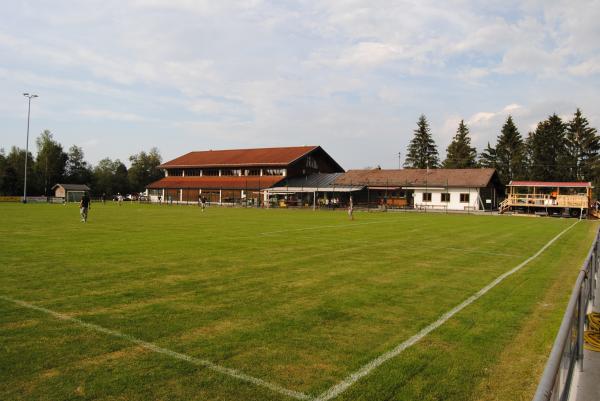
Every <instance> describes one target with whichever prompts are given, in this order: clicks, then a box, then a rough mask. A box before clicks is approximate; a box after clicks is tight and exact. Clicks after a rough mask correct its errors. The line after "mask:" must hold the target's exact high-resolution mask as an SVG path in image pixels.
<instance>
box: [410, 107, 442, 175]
mask: <svg viewBox="0 0 600 401" xmlns="http://www.w3.org/2000/svg"><path fill="white" fill-rule="evenodd" d="M414 134H415V135H414V137H413V139H412V140H411V141H410V144H409V145H408V152H407V155H406V160H405V161H404V167H407V168H428V167H430V168H437V167H438V165H439V158H438V151H437V147H436V145H435V142H434V141H433V138H432V136H431V132H430V129H429V123H428V122H427V118H426V117H425V115H423V114H421V116H420V117H419V121H418V122H417V129H416V130H414Z"/></svg>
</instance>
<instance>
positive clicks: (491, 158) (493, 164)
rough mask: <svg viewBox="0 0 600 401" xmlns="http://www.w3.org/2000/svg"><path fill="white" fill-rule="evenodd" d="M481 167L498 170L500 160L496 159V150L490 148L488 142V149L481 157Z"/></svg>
mask: <svg viewBox="0 0 600 401" xmlns="http://www.w3.org/2000/svg"><path fill="white" fill-rule="evenodd" d="M479 167H484V168H495V169H497V168H498V160H497V157H496V149H495V148H492V147H491V146H490V143H489V142H488V144H487V147H486V148H485V149H484V150H483V152H481V154H480V155H479Z"/></svg>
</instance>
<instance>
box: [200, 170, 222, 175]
mask: <svg viewBox="0 0 600 401" xmlns="http://www.w3.org/2000/svg"><path fill="white" fill-rule="evenodd" d="M202 175H206V176H216V175H219V170H217V169H216V168H207V169H205V170H202Z"/></svg>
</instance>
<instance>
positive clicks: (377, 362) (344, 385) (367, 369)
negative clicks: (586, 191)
mask: <svg viewBox="0 0 600 401" xmlns="http://www.w3.org/2000/svg"><path fill="white" fill-rule="evenodd" d="M575 224H577V222H575V223H573V224H572V225H570V226H569V227H567V228H565V229H564V230H563V231H561V232H560V233H558V234H557V235H556V236H555V237H554V238H552V239H551V240H550V241H548V243H546V244H545V245H544V246H543V247H542V248H541V249H540V250H539V251H537V252H536V253H535V254H533V255H532V256H530V257H529V258H527V259H526V260H525V261H524V262H522V263H520V264H519V265H517V266H516V267H514V268H513V269H511V270H509V271H507V272H506V273H504V274H502V275H501V276H500V277H498V278H496V279H495V280H494V281H492V282H491V283H489V284H488V285H486V286H485V287H483V288H482V289H481V290H479V291H478V292H477V293H476V294H474V295H471V296H470V297H469V298H467V299H466V300H464V301H463V302H461V303H460V304H459V305H457V306H455V307H454V308H452V309H451V310H449V311H448V312H446V313H444V314H443V315H442V316H441V317H440V318H439V319H437V320H436V321H435V322H433V323H431V324H430V325H428V326H427V327H425V328H424V329H422V330H421V331H419V332H418V333H417V334H415V335H414V336H412V337H411V338H409V339H408V340H406V341H404V342H402V343H401V344H398V345H397V346H396V347H395V348H394V349H392V350H390V351H388V352H386V353H385V354H383V355H380V356H379V357H377V358H375V359H374V360H372V361H371V362H369V363H368V364H366V365H365V366H363V367H361V368H360V369H359V370H357V371H356V372H354V373H352V374H351V375H350V376H349V377H347V378H346V379H345V380H343V381H341V382H340V383H338V384H336V385H335V386H333V387H331V388H330V389H328V390H327V391H325V392H324V393H323V394H321V395H320V396H319V397H318V398H316V399H315V401H328V400H331V399H333V398H336V397H337V396H339V395H340V394H342V393H343V392H344V391H346V390H347V389H348V388H349V387H350V386H352V385H353V384H354V383H356V382H357V381H358V380H360V379H361V378H363V377H365V376H367V375H368V374H370V373H371V372H372V371H373V370H374V369H376V368H378V367H379V366H381V365H383V364H384V363H386V362H387V361H389V360H390V359H392V358H395V357H397V356H398V355H400V353H402V352H404V351H405V350H406V349H408V348H410V347H412V346H413V345H415V344H416V343H417V342H419V341H421V340H422V339H423V338H424V337H425V336H427V335H428V334H429V333H431V332H432V331H433V330H435V329H437V328H438V327H440V326H441V325H443V324H444V323H446V322H447V321H448V320H449V319H450V318H452V317H453V316H454V315H456V314H457V313H458V312H460V311H462V310H463V309H464V308H466V307H467V306H469V305H471V304H472V303H473V302H475V301H476V300H478V299H479V298H481V297H482V296H484V295H485V294H486V293H487V292H488V291H489V290H491V289H492V288H494V287H495V286H497V285H498V284H500V283H501V282H502V281H504V280H505V279H506V278H507V277H509V276H511V275H513V274H514V273H516V272H518V271H519V270H521V269H522V268H523V267H524V266H526V265H527V264H528V263H529V262H531V261H532V260H534V259H535V258H537V257H538V256H539V255H541V254H542V252H544V251H545V250H546V249H548V247H550V246H551V245H552V244H553V243H554V242H556V240H558V239H559V238H560V237H561V236H562V235H563V234H564V233H566V232H567V231H569V230H570V229H571V228H573V227H574V226H575Z"/></svg>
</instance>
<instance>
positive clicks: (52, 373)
mask: <svg viewBox="0 0 600 401" xmlns="http://www.w3.org/2000/svg"><path fill="white" fill-rule="evenodd" d="M59 374H60V370H58V369H56V368H53V369H48V370H44V371H43V372H42V373H41V374H40V377H41V378H42V379H51V378H53V377H56V376H58V375H59Z"/></svg>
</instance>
